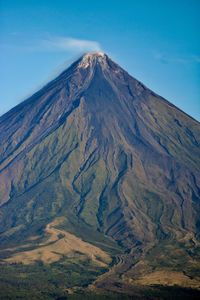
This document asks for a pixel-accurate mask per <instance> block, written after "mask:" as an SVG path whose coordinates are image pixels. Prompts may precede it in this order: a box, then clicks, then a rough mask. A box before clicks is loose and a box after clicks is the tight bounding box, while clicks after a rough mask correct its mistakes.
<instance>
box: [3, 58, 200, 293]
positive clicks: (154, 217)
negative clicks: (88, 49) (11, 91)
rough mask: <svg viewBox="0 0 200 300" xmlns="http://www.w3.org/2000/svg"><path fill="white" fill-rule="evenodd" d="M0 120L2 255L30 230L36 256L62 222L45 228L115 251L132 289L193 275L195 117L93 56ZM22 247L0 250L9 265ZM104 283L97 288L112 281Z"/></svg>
mask: <svg viewBox="0 0 200 300" xmlns="http://www.w3.org/2000/svg"><path fill="white" fill-rule="evenodd" d="M0 126H1V127H0V128H1V137H2V138H1V141H2V143H1V173H0V176H1V181H0V183H1V189H0V193H1V204H2V206H1V210H0V213H1V220H0V222H1V223H0V224H1V225H0V226H1V248H2V250H3V249H4V248H6V249H7V248H8V247H11V248H12V247H15V249H16V247H21V246H22V245H26V243H28V241H29V242H30V239H31V237H35V236H37V237H38V243H35V242H34V239H32V240H31V248H30V249H28V250H29V251H35V252H33V253H38V252H37V251H38V250H37V248H38V247H39V246H40V245H41V243H44V240H45V241H48V234H47V228H48V227H47V226H48V224H51V222H53V221H55V220H56V219H57V218H61V220H62V224H60V223H59V225H58V224H57V223H56V224H57V225H55V228H57V229H55V230H61V229H62V230H64V231H65V232H67V233H66V234H73V235H74V236H75V237H76V238H79V239H81V240H82V241H85V242H88V243H90V244H91V245H93V247H98V249H99V250H98V251H99V253H101V252H100V251H105V257H106V255H108V257H109V255H111V256H112V255H115V254H117V253H118V254H119V255H121V256H120V257H121V259H122V260H121V259H120V261H119V264H118V266H116V268H119V273H120V274H124V275H123V276H124V281H127V278H129V279H131V280H133V282H132V281H131V280H130V285H132V284H134V280H135V279H134V278H135V277H134V276H136V275H138V276H142V274H143V277H141V281H140V284H148V283H149V282H151V281H152V282H153V283H156V279H155V277H156V274H160V273H159V271H160V270H162V272H165V271H166V272H171V271H174V272H180V273H181V272H182V269H183V266H184V268H185V272H186V274H185V275H184V276H186V277H187V276H190V277H191V276H193V277H194V278H198V277H199V273H198V272H197V270H198V268H199V266H200V265H199V254H198V251H199V238H200V237H199V228H200V209H199V205H200V174H199V169H200V168H199V167H200V155H199V154H200V151H199V149H200V148H199V145H200V125H199V123H198V122H197V121H195V120H194V119H192V118H191V117H189V116H188V115H186V114H185V113H183V112H182V111H180V110H179V109H178V108H176V107H175V106H173V105H172V104H170V103H169V102H168V101H166V100H164V99H163V98H161V97H160V96H158V95H156V94H155V93H153V92H152V91H150V90H149V89H147V88H146V87H145V86H144V85H143V84H141V83H140V82H138V81H137V80H135V79H134V78H132V77H131V76H130V75H129V74H128V73H126V72H125V71H124V70H123V69H121V68H120V67H119V66H118V65H117V64H115V63H114V62H113V61H112V60H111V59H110V58H109V57H108V56H107V55H104V54H101V53H100V54H99V53H92V54H87V55H85V56H83V57H82V58H81V59H80V60H79V61H77V62H75V63H74V64H73V65H72V66H71V67H70V68H69V69H68V70H66V71H65V72H63V73H62V74H61V75H60V76H59V77H58V78H57V79H55V80H54V81H53V82H51V83H49V84H48V85H47V86H46V87H44V88H43V89H42V90H41V91H39V92H38V93H36V94H35V95H33V96H32V98H30V99H28V100H27V101H25V102H24V103H22V104H20V105H19V106H18V107H16V108H14V109H13V110H11V111H10V112H8V113H7V114H5V115H4V116H2V118H1V121H0ZM59 243H60V242H59ZM54 244H55V243H54ZM45 245H46V244H45ZM45 247H46V246H45ZM55 247H56V246H55V245H54V246H52V253H53V251H54V252H55ZM91 247H92V246H91ZM75 248H76V247H75ZM23 251H24V250H23V248H18V250H17V252H20V253H22V255H21V254H16V253H15V250H13V251H11V252H10V254H8V253H6V252H5V251H4V252H2V253H4V255H5V256H4V257H5V259H7V261H9V260H10V261H12V262H13V261H14V257H18V258H19V257H23ZM26 251H27V249H26ZM48 251H51V249H50V248H48ZM124 251H125V253H126V254H122V253H124ZM28 255H31V253H30V252H29V254H28ZM85 255H86V254H85ZM123 255H124V256H123ZM163 255H164V256H163ZM183 257H185V259H183ZM30 260H31V259H30ZM18 261H19V259H18ZM107 261H109V259H108V260H107ZM169 262H171V263H169ZM103 263H105V262H103ZM152 270H157V272H158V273H156V274H155V276H154V275H152V274H153V273H152ZM111 274H112V272H111ZM135 274H136V275H135ZM145 274H147V275H145ZM148 274H151V275H148ZM144 275H145V276H146V277H145V276H144ZM120 276H121V275H120ZM148 276H149V277H148ZM181 276H182V275H180V278H183V277H181ZM109 278H111V279H110V280H107V279H104V278H103V279H102V282H103V283H102V285H103V286H104V285H105V282H104V280H106V284H108V285H109V286H110V285H112V280H114V279H112V278H113V276H111V277H109ZM120 278H121V279H120V280H122V277H120ZM163 278H164V277H163ZM188 278H189V277H188ZM115 280H116V278H115ZM188 280H189V279H188ZM195 280H196V279H195ZM172 281H173V280H172ZM186 281H187V280H186ZM181 282H182V281H181V280H180V282H179V284H180V285H182V283H181ZM188 282H189V281H188ZM197 282H198V280H197ZM197 285H198V283H197V284H196V281H195V284H194V286H195V287H196V286H197ZM97 286H98V287H101V280H99V282H98V283H97ZM185 286H187V284H186V285H185ZM188 286H192V284H189V283H188ZM116 289H117V288H116Z"/></svg>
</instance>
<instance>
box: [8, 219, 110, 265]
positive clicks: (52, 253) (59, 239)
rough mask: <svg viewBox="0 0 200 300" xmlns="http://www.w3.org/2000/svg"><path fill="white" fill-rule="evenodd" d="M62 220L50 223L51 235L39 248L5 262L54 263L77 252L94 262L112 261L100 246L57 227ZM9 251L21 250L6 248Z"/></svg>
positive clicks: (21, 253) (104, 262) (105, 263)
mask: <svg viewBox="0 0 200 300" xmlns="http://www.w3.org/2000/svg"><path fill="white" fill-rule="evenodd" d="M60 222H61V220H59V219H56V220H54V221H53V222H51V223H49V224H48V225H47V227H46V229H45V231H46V233H47V234H48V235H49V237H48V239H47V240H46V241H45V242H44V243H40V244H39V245H38V248H36V249H34V250H30V251H21V252H19V253H17V254H14V255H12V256H11V257H9V258H7V259H5V260H4V261H5V262H9V263H19V262H22V263H23V264H31V263H34V262H35V261H42V262H44V263H52V262H55V261H59V260H60V259H61V258H62V257H63V256H67V257H71V258H73V257H76V256H77V252H78V253H79V257H81V256H82V259H85V258H87V257H88V258H90V259H91V260H92V262H93V263H94V264H97V265H99V266H102V267H105V266H107V265H108V264H109V263H110V262H111V258H110V256H109V255H108V254H107V253H105V252H104V251H102V250H101V249H100V248H98V247H95V246H93V245H91V244H89V243H86V242H84V241H83V240H82V239H80V238H77V237H76V236H75V235H73V234H70V233H68V232H66V231H64V230H59V229H56V228H55V227H54V226H56V225H58V224H59V223H60ZM27 246H29V245H28V244H26V245H22V246H21V247H20V250H21V249H22V248H23V247H27ZM6 250H9V251H13V250H19V248H15V249H12V248H11V249H6Z"/></svg>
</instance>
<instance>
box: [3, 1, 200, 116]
mask: <svg viewBox="0 0 200 300" xmlns="http://www.w3.org/2000/svg"><path fill="white" fill-rule="evenodd" d="M199 14H200V1H199V0H182V1H181V0H180V1H179V0H173V1H171V0H166V1H157V0H151V1H149V0H121V1H117V0H115V1H112V0H111V1H109V0H107V1H104V0H100V1H94V0H93V1H87V0H85V1H67V0H66V1H64V0H57V1H55V0H53V1H52V0H28V1H26V0H0V41H1V43H0V65H1V68H0V88H1V100H0V104H1V105H0V115H1V114H3V113H5V112H6V111H8V110H9V109H10V108H12V107H13V106H15V105H16V104H18V103H19V102H21V101H22V100H24V99H25V98H26V97H28V96H30V95H31V94H32V93H33V92H34V91H36V90H37V89H38V88H40V87H41V86H42V85H43V84H44V83H46V82H48V81H49V80H51V79H53V77H54V76H56V75H57V74H58V73H59V71H61V70H62V69H64V68H66V67H67V65H69V63H70V61H71V59H72V58H75V57H77V56H78V55H80V54H81V53H83V52H87V51H96V50H101V51H104V52H106V53H107V54H108V55H109V56H110V57H111V58H112V59H113V60H115V61H116V62H117V63H118V64H120V65H121V66H122V67H123V68H124V69H126V70H127V71H128V72H129V73H130V74H131V75H132V76H133V77H135V78H137V79H138V80H140V81H142V82H143V83H144V84H145V85H146V86H147V87H149V88H151V89H152V90H153V91H155V92H157V93H158V94H160V95H161V96H163V97H164V98H166V99H167V100H169V101H171V102H172V103H174V104H175V105H176V106H178V107H179V108H181V109H182V110H183V111H185V112H186V113H188V114H189V115H191V116H193V117H194V118H195V119H197V120H200V37H199V36H200V34H199V28H200V20H199V19H200V18H199Z"/></svg>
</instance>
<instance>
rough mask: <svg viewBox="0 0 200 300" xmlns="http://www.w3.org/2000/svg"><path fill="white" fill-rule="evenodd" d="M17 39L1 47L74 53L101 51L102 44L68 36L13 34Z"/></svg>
mask: <svg viewBox="0 0 200 300" xmlns="http://www.w3.org/2000/svg"><path fill="white" fill-rule="evenodd" d="M11 35H12V36H15V39H12V40H10V41H9V42H7V43H3V44H1V47H4V48H12V49H16V48H17V49H21V50H25V51H42V52H43V51H51V52H54V51H62V52H63V51H70V52H74V53H78V52H86V51H101V46H100V43H99V42H97V41H92V40H85V39H76V38H72V37H66V36H51V35H48V34H46V36H47V37H39V38H38V37H33V38H32V39H30V37H28V38H27V37H24V36H19V34H18V33H15V32H13V33H12V34H11Z"/></svg>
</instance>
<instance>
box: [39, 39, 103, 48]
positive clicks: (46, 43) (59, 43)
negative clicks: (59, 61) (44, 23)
mask: <svg viewBox="0 0 200 300" xmlns="http://www.w3.org/2000/svg"><path fill="white" fill-rule="evenodd" d="M39 47H41V49H43V50H50V51H68V50H70V51H71V50H72V51H88V50H90V51H100V50H101V46H100V44H99V43H98V42H97V41H90V40H82V39H75V38H71V37H62V36H56V37H50V38H48V39H44V40H41V41H40V45H39Z"/></svg>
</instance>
